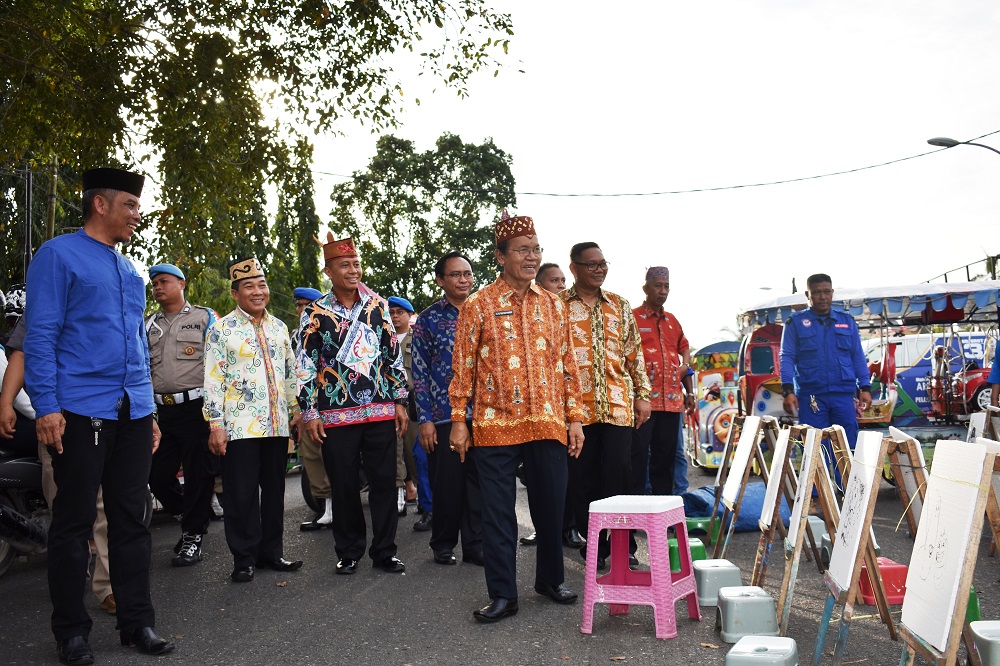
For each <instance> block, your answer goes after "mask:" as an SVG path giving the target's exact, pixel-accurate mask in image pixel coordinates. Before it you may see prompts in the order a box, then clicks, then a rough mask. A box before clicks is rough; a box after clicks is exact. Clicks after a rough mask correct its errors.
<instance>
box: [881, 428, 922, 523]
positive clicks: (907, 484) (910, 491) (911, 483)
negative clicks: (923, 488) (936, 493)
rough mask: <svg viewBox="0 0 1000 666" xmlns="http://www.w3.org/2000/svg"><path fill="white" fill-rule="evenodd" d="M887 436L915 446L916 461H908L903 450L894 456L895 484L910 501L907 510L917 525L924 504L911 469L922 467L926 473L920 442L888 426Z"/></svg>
mask: <svg viewBox="0 0 1000 666" xmlns="http://www.w3.org/2000/svg"><path fill="white" fill-rule="evenodd" d="M889 436H890V437H892V438H893V439H895V440H897V441H902V440H910V441H911V442H913V443H914V444H916V446H915V447H914V448H915V449H916V452H917V460H910V456H909V454H907V453H905V452H904V451H903V450H899V451H898V453H897V454H896V455H897V456H898V457H899V469H898V474H897V476H898V477H899V478H897V479H896V483H898V484H900V485H901V486H902V487H903V490H904V491H906V496H907V497H908V498H909V499H910V501H909V510H910V511H911V512H912V514H913V519H914V520H915V521H916V522H917V524H919V523H920V512H921V510H922V509H923V506H924V503H923V502H922V501H921V500H920V484H918V483H917V479H916V477H915V476H914V473H913V467H914V466H916V467H922V468H924V473H925V474H926V473H927V463H925V462H924V450H923V449H922V448H921V447H920V442H918V441H917V440H916V439H915V438H913V437H910V436H909V435H907V434H906V433H905V432H903V431H902V430H900V429H899V428H894V427H892V426H889Z"/></svg>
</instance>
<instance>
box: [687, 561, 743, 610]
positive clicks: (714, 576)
mask: <svg viewBox="0 0 1000 666" xmlns="http://www.w3.org/2000/svg"><path fill="white" fill-rule="evenodd" d="M691 566H692V568H693V569H694V580H695V585H696V586H697V590H698V605H699V606H717V605H718V603H719V590H720V589H721V588H723V587H739V586H741V585H743V580H742V579H741V578H740V569H739V567H737V566H736V565H735V564H733V563H732V562H730V561H729V560H695V561H694V562H692V563H691Z"/></svg>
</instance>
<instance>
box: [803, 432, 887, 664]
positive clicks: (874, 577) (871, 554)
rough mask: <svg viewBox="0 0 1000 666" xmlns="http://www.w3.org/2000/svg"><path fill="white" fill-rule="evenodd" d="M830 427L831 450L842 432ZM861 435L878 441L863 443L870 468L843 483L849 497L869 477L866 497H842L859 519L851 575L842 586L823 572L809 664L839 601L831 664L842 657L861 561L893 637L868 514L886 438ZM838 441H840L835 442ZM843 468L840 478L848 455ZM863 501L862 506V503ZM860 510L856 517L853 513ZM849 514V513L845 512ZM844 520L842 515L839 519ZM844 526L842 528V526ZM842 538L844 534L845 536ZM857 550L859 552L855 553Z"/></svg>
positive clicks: (875, 493) (815, 657) (820, 646)
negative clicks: (822, 601)
mask: <svg viewBox="0 0 1000 666" xmlns="http://www.w3.org/2000/svg"><path fill="white" fill-rule="evenodd" d="M830 430H834V429H832V428H831V429H827V431H824V433H825V434H828V435H829V436H830V437H831V443H832V444H833V445H834V447H835V450H836V447H837V446H838V444H844V443H845V442H843V434H842V431H839V429H837V431H836V432H829V431H830ZM862 436H863V437H871V438H873V439H874V438H878V444H877V445H876V444H874V443H873V442H872V441H871V440H867V442H866V450H865V454H866V456H867V460H868V463H867V464H870V465H871V466H872V467H873V468H874V469H872V470H870V471H868V470H865V471H860V472H858V473H857V474H856V475H854V476H855V478H854V481H855V483H854V484H853V485H850V482H848V484H845V497H848V498H853V496H854V495H855V494H856V493H860V492H863V485H862V481H861V477H862V475H863V474H864V473H865V472H866V471H867V472H868V473H869V474H870V475H871V476H870V477H868V478H870V479H871V485H870V486H869V488H868V494H867V497H858V498H857V499H858V503H857V506H853V507H848V506H847V505H846V500H845V507H844V509H843V510H844V511H845V512H854V516H855V517H854V520H859V519H860V524H858V523H855V525H857V527H854V528H853V529H854V530H856V531H857V532H858V534H859V539H860V540H859V541H858V547H857V548H858V550H857V552H856V553H855V554H854V559H853V562H852V564H851V574H850V579H849V582H848V584H847V585H846V587H844V586H842V585H841V583H842V582H843V581H839V582H838V580H837V579H836V578H835V577H834V576H833V575H832V574H831V573H830V572H829V571H827V573H826V575H825V576H824V577H823V582H824V583H825V584H826V586H827V589H828V590H829V591H830V594H829V595H828V596H827V599H826V607H825V608H824V610H823V618H822V619H821V620H820V624H819V635H818V637H817V641H816V651H815V653H814V655H813V664H814V665H818V664H819V663H820V661H822V658H823V644H824V642H825V640H826V632H827V630H828V629H829V626H830V618H831V616H832V614H833V607H834V605H835V604H837V603H840V604H843V607H844V610H843V614H842V615H841V618H840V629H839V631H838V633H837V642H836V645H835V647H834V652H833V663H834V664H836V665H837V666H839V665H840V664H841V663H842V662H843V659H844V650H845V649H846V648H847V634H848V631H849V630H850V626H851V619H852V617H853V616H854V603H855V601H856V599H857V597H858V596H860V585H859V582H860V580H861V569H862V564H867V568H868V578H869V580H870V581H871V583H872V591H873V592H874V595H875V603H876V606H877V607H878V611H879V616H880V617H881V618H882V621H883V622H884V623H885V624H886V625H887V626H888V627H889V636H890V637H891V638H892V640H896V639H897V636H896V626H895V624H894V623H893V621H892V616H891V615H890V614H889V602H888V599H887V598H886V594H885V587H884V585H883V583H882V575H881V572H880V571H879V569H878V561H877V559H876V557H875V547H874V544H873V543H872V538H871V536H872V528H871V525H872V515H873V514H874V512H875V501H876V499H877V498H878V486H879V478H880V476H881V474H880V471H881V467H882V461H883V460H885V452H886V449H887V448H888V445H889V439H888V438H884V437H881V436H880V435H879V434H878V433H872V432H868V433H864V434H863V435H862ZM837 440H840V441H837ZM845 463H846V467H844V468H843V470H842V472H841V474H842V476H843V477H845V478H847V477H848V475H849V474H850V465H851V461H850V457H849V456H848V457H845ZM862 504H863V506H862ZM858 511H860V512H861V514H860V516H859V515H858V514H857V512H858ZM849 515H850V514H849ZM840 519H841V520H844V519H845V518H844V517H843V515H842V516H841V518H840ZM846 520H848V521H850V520H851V518H850V517H848V518H846ZM845 529H846V528H845ZM845 538H846V537H845ZM837 545H841V547H843V544H836V543H835V544H834V553H835V554H838V555H843V553H840V552H838V551H837ZM860 553H863V555H861V556H859V554H860Z"/></svg>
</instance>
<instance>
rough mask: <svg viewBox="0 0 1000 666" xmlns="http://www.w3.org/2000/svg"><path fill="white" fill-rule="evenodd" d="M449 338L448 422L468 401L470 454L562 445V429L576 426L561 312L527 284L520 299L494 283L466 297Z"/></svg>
mask: <svg viewBox="0 0 1000 666" xmlns="http://www.w3.org/2000/svg"><path fill="white" fill-rule="evenodd" d="M456 330H457V332H458V333H457V335H456V337H455V349H454V352H453V356H452V369H453V371H454V377H453V378H452V380H451V386H450V388H449V390H448V396H449V398H450V400H451V420H452V422H457V421H465V420H466V419H467V418H468V417H467V414H468V407H469V402H470V401H472V403H473V410H472V434H473V440H474V441H475V443H476V446H509V445H513V444H523V443H525V442H531V441H536V440H541V439H554V440H558V441H560V442H562V443H564V444H565V443H566V424H567V422H576V421H579V422H582V421H583V419H584V414H583V411H582V410H581V409H580V377H579V372H578V371H577V367H576V358H575V357H574V355H573V341H572V340H571V339H570V335H569V321H568V318H567V316H566V306H565V304H564V303H563V302H562V301H561V300H559V298H558V297H557V296H556V295H554V294H550V293H549V292H547V291H544V290H543V289H541V288H540V287H538V286H537V285H535V284H534V283H532V284H531V287H529V289H528V291H527V293H525V295H524V296H523V297H522V296H521V295H520V294H518V293H517V292H516V291H515V290H514V289H513V288H512V287H511V286H510V285H508V284H507V282H505V281H504V279H503V278H502V277H500V278H497V280H496V282H494V283H492V284H489V285H487V286H485V287H483V288H482V289H480V290H479V291H478V292H476V293H475V294H473V295H472V296H470V297H469V299H468V300H467V301H466V302H465V304H464V305H463V306H462V309H461V310H460V311H459V315H458V322H457V324H456Z"/></svg>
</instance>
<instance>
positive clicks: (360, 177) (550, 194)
mask: <svg viewBox="0 0 1000 666" xmlns="http://www.w3.org/2000/svg"><path fill="white" fill-rule="evenodd" d="M997 133H1000V130H995V131H993V132H989V133H987V134H983V135H981V136H977V137H976V138H974V139H969V141H978V140H979V139H982V138H984V137H987V136H992V135H993V134H997ZM942 150H948V149H947V148H939V149H937V150H928V151H926V152H923V153H918V154H917V155H910V156H909V157H900V158H899V159H895V160H889V161H888V162H880V163H878V164H870V165H868V166H863V167H857V168H854V169H846V170H844V171H833V172H831V173H823V174H819V175H815V176H801V177H799V178H787V179H785V180H772V181H768V182H764V183H744V184H742V185H720V186H718V187H697V188H692V189H688V190H662V191H657V192H610V193H609V192H521V191H515V192H514V194H517V195H518V196H534V197H656V196H662V195H667V194H694V193H696V192H719V191H722V190H739V189H745V188H749V187H768V186H770V185H786V184H788V183H800V182H802V181H806V180H817V179H819V178H830V177H831V176H843V175H845V174H849V173H858V172H859V171H867V170H869V169H878V168H879V167H884V166H889V165H890V164H897V163H899V162H906V161H907V160H914V159H916V158H918V157H924V156H925V155H930V154H932V153H939V152H941V151H942ZM313 174H316V175H321V176H333V177H336V178H343V179H344V180H355V181H367V182H371V183H382V184H383V185H389V186H390V187H399V186H407V187H422V188H425V189H437V190H448V191H450V192H470V193H477V194H503V192H502V191H500V190H489V189H477V188H470V187H455V186H451V185H438V184H436V183H417V182H411V181H405V180H389V179H381V178H372V177H371V176H365V175H354V176H347V175H344V174H340V173H330V172H327V171H317V170H314V171H313Z"/></svg>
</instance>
